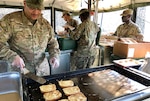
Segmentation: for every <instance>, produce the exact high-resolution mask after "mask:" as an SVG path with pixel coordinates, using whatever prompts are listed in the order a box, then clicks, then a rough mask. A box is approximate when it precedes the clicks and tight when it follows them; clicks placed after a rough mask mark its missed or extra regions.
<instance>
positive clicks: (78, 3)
mask: <svg viewBox="0 0 150 101" xmlns="http://www.w3.org/2000/svg"><path fill="white" fill-rule="evenodd" d="M87 1H88V0H44V5H45V7H55V8H58V9H62V10H67V11H72V12H76V11H79V10H80V9H81V8H87V7H88V4H87ZM91 1H92V9H94V4H95V2H94V1H96V0H91ZM98 1H99V3H98V11H110V10H114V9H118V8H124V7H128V6H130V7H135V5H139V4H140V5H141V6H142V5H144V6H145V5H146V4H149V3H150V0H98ZM0 5H1V6H8V7H9V6H10V7H12V6H19V7H20V6H23V0H0Z"/></svg>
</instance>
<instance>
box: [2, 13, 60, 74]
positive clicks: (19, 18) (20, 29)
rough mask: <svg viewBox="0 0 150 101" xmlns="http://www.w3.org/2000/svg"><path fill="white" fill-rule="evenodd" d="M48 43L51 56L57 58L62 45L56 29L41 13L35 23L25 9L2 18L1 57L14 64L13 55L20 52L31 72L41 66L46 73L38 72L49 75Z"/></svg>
mask: <svg viewBox="0 0 150 101" xmlns="http://www.w3.org/2000/svg"><path fill="white" fill-rule="evenodd" d="M47 45H48V52H49V54H50V57H56V58H58V55H59V46H58V43H57V41H56V39H55V38H54V31H53V29H52V27H51V26H50V24H49V23H48V21H46V20H45V19H44V18H43V17H42V16H40V18H38V19H37V21H36V23H35V24H34V25H33V24H32V23H31V22H30V21H29V20H28V19H27V17H26V16H25V15H24V12H23V11H18V12H14V13H11V14H8V15H6V16H5V17H3V18H2V19H1V20H0V59H3V60H8V61H9V62H10V63H12V61H13V59H14V57H15V56H17V55H19V56H20V57H21V58H23V60H24V62H25V65H26V68H28V69H29V70H30V71H31V72H34V73H35V72H36V70H38V69H39V68H42V69H43V70H46V72H45V73H44V71H43V70H42V69H41V70H42V71H40V72H41V73H39V75H48V73H49V64H48V61H47V59H46V57H45V49H46V47H47ZM41 66H42V67H41ZM46 68H47V69H46ZM42 72H43V73H42Z"/></svg>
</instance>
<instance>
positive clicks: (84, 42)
mask: <svg viewBox="0 0 150 101" xmlns="http://www.w3.org/2000/svg"><path fill="white" fill-rule="evenodd" d="M98 31H99V27H98V26H97V24H96V23H94V22H92V21H90V19H87V20H85V21H84V22H82V23H81V24H80V25H79V26H78V27H77V29H76V30H74V31H72V32H71V33H70V37H71V38H72V39H73V40H77V43H78V47H77V53H76V55H75V56H76V60H74V61H76V62H75V63H79V65H82V66H83V65H86V66H88V67H90V66H91V64H92V63H90V61H91V58H92V57H93V56H94V57H95V55H96V45H95V40H96V36H97V32H98ZM82 58H83V59H82ZM80 60H81V61H80ZM93 62H94V61H93ZM88 64H90V65H88ZM75 65H76V66H78V67H77V68H80V67H82V66H79V65H78V64H75ZM86 66H83V68H87V67H86Z"/></svg>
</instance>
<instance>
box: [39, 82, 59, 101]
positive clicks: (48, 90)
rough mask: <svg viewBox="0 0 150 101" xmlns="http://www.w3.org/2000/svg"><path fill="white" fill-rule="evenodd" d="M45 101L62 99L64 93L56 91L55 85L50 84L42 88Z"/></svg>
mask: <svg viewBox="0 0 150 101" xmlns="http://www.w3.org/2000/svg"><path fill="white" fill-rule="evenodd" d="M40 90H41V92H42V93H43V97H44V99H45V101H56V100H58V99H60V98H61V97H62V93H61V92H60V91H59V90H57V89H56V85H55V84H48V85H42V86H40Z"/></svg>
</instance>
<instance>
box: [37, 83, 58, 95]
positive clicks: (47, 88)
mask: <svg viewBox="0 0 150 101" xmlns="http://www.w3.org/2000/svg"><path fill="white" fill-rule="evenodd" d="M39 88H40V91H41V92H42V93H46V92H50V91H54V90H56V85H55V84H48V85H42V86H40V87H39Z"/></svg>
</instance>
